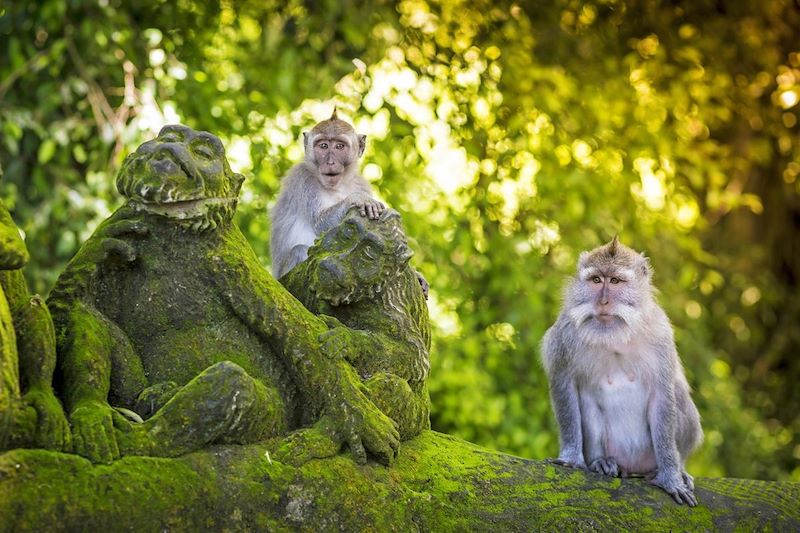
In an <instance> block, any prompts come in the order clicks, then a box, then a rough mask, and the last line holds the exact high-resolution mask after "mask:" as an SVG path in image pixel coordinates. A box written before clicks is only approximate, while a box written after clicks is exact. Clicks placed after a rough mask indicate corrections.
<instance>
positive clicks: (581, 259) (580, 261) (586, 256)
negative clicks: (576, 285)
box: [578, 252, 589, 270]
mask: <svg viewBox="0 0 800 533" xmlns="http://www.w3.org/2000/svg"><path fill="white" fill-rule="evenodd" d="M587 259H589V252H581V255H579V256H578V270H580V269H582V268H583V265H584V264H586V260H587Z"/></svg>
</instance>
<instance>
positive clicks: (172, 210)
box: [130, 198, 237, 220]
mask: <svg viewBox="0 0 800 533" xmlns="http://www.w3.org/2000/svg"><path fill="white" fill-rule="evenodd" d="M236 200H237V198H196V199H191V200H171V201H164V202H142V201H135V200H131V201H130V204H131V205H132V206H133V208H134V209H136V210H137V211H144V212H146V213H150V214H153V215H159V216H162V217H166V218H171V219H175V220H189V219H193V218H201V217H205V216H206V215H207V214H208V212H209V211H210V210H211V209H212V208H215V207H218V206H223V207H225V206H233V205H235V203H236Z"/></svg>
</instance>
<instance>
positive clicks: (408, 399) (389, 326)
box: [278, 208, 431, 461]
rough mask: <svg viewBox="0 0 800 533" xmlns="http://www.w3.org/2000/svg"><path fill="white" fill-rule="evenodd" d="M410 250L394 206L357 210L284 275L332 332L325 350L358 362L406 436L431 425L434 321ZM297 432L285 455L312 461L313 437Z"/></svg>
mask: <svg viewBox="0 0 800 533" xmlns="http://www.w3.org/2000/svg"><path fill="white" fill-rule="evenodd" d="M412 255H413V252H412V251H411V250H410V249H409V247H408V243H407V242H406V237H405V234H404V233H403V228H402V225H401V222H400V215H399V214H398V213H397V212H396V211H394V210H391V209H390V210H387V211H384V212H383V213H381V215H380V217H379V218H378V219H377V220H371V219H368V218H365V217H361V216H359V214H358V209H357V208H354V209H351V210H350V211H349V212H348V214H347V216H346V217H345V218H344V220H343V221H342V223H341V224H340V225H338V226H336V227H334V228H333V229H331V230H329V231H328V232H327V233H325V234H323V235H322V236H321V237H320V239H318V240H317V242H316V243H315V245H314V246H312V247H311V248H310V249H309V252H308V259H306V260H305V261H304V262H302V263H300V264H299V265H297V266H296V267H295V268H294V269H292V270H291V271H290V272H289V273H288V274H286V275H285V276H283V277H282V278H281V279H280V281H281V283H283V285H284V286H285V287H286V288H287V289H289V292H291V293H292V294H293V295H294V296H295V297H296V298H297V299H298V300H300V301H301V302H302V303H303V305H305V306H306V307H307V308H308V309H309V310H311V311H312V312H313V313H315V314H317V315H319V316H320V317H321V318H322V319H323V320H325V322H326V323H327V324H328V327H329V328H330V330H329V331H328V332H326V333H324V334H323V335H322V336H321V338H320V340H321V341H322V346H323V351H325V352H326V353H328V354H329V355H330V356H331V357H343V358H344V359H345V360H347V361H348V362H350V364H351V365H353V367H354V368H355V369H356V371H357V372H358V374H359V375H360V376H361V378H362V380H363V386H364V389H365V391H366V395H367V397H368V398H369V399H370V400H372V402H373V403H374V404H375V405H377V406H378V408H380V409H381V411H383V412H384V413H385V414H386V415H387V416H389V418H391V419H392V420H393V421H394V422H395V423H396V424H397V427H398V430H399V432H400V437H401V439H403V440H407V439H410V438H412V437H415V436H416V435H418V434H419V433H420V432H421V431H422V430H423V429H429V428H430V419H429V414H430V398H429V395H428V389H427V385H426V380H427V377H428V372H429V370H430V362H429V350H430V343H431V333H430V320H429V318H428V308H427V305H426V303H425V295H424V293H423V289H422V287H421V286H420V283H419V281H418V276H417V273H416V272H415V271H414V269H413V268H411V267H410V266H409V259H410V258H411V256H412ZM319 427H320V426H319V425H318V426H317V428H319ZM323 429H324V428H323ZM295 435H296V436H295V442H293V443H292V444H293V445H294V446H293V447H292V449H291V452H288V449H287V448H285V447H284V451H285V453H283V454H282V453H280V452H279V453H278V457H279V458H280V459H282V460H286V459H294V460H295V461H297V460H300V461H303V460H305V459H307V458H306V457H303V450H304V449H305V448H306V447H305V446H303V445H300V444H299V441H300V440H302V439H304V438H309V437H308V436H304V435H302V433H296V434H295ZM316 438H319V435H317V436H316ZM284 456H286V457H284Z"/></svg>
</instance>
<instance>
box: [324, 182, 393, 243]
mask: <svg viewBox="0 0 800 533" xmlns="http://www.w3.org/2000/svg"><path fill="white" fill-rule="evenodd" d="M353 207H357V208H358V209H359V211H360V212H361V216H362V217H368V218H371V219H373V220H375V219H377V218H378V217H379V216H380V214H381V213H383V211H384V210H385V209H386V206H385V205H384V204H383V202H380V201H378V200H376V199H375V198H374V197H373V196H372V193H371V191H370V190H369V189H368V188H362V189H360V190H358V191H356V192H354V193H353V194H351V195H349V196H348V197H347V198H345V199H344V200H342V201H340V202H338V203H336V204H334V205H332V206H330V207H329V208H327V209H325V210H324V211H322V212H320V213H318V214H317V215H316V216H315V217H314V231H316V232H317V235H319V234H322V233H324V232H326V231H328V230H329V229H331V228H332V227H334V226H336V225H338V224H339V223H340V222H341V221H342V220H343V219H344V215H345V214H346V213H347V212H348V211H349V210H350V209H351V208H353Z"/></svg>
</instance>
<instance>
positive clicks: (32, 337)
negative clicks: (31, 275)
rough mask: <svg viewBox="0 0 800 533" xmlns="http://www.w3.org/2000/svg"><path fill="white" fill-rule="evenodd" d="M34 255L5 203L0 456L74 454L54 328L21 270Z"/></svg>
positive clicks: (0, 269)
mask: <svg viewBox="0 0 800 533" xmlns="http://www.w3.org/2000/svg"><path fill="white" fill-rule="evenodd" d="M28 259H29V256H28V250H27V248H25V243H24V242H23V241H22V239H21V238H20V235H19V230H18V229H17V226H16V225H15V224H14V221H13V220H11V216H10V215H9V213H8V210H7V209H6V207H5V205H3V203H2V202H1V201H0V451H1V450H6V449H9V448H50V449H54V450H69V448H70V433H69V424H67V419H66V418H65V417H64V412H63V410H62V409H61V404H60V403H59V402H58V400H57V399H56V397H55V395H54V394H53V388H52V379H53V371H54V369H55V365H56V345H55V336H54V333H53V323H52V321H51V319H50V313H49V312H48V311H47V306H45V305H44V302H43V301H42V299H41V298H40V297H39V296H33V297H31V296H30V295H29V294H28V286H27V284H26V283H25V278H24V277H23V275H22V271H21V270H20V269H21V268H22V267H23V266H24V265H25V264H26V263H27V262H28Z"/></svg>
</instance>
